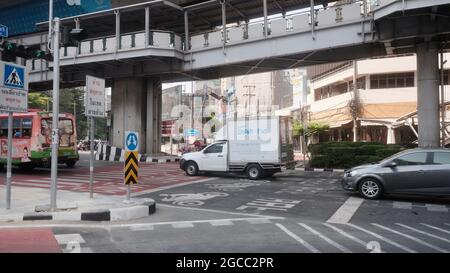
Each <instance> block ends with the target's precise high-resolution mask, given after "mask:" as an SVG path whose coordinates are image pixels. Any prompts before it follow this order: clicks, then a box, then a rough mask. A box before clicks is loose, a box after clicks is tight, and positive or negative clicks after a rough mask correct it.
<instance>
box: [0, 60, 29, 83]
mask: <svg viewBox="0 0 450 273" xmlns="http://www.w3.org/2000/svg"><path fill="white" fill-rule="evenodd" d="M3 85H4V86H5V87H11V88H14V89H25V68H24V67H22V66H16V65H12V64H7V63H5V69H4V73H3Z"/></svg>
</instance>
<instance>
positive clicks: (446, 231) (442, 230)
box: [421, 223, 450, 234]
mask: <svg viewBox="0 0 450 273" xmlns="http://www.w3.org/2000/svg"><path fill="white" fill-rule="evenodd" d="M421 225H424V226H426V227H429V228H432V229H435V230H438V231H441V232H444V233H447V234H450V231H448V230H446V229H443V228H438V227H435V226H432V225H428V224H424V223H421Z"/></svg>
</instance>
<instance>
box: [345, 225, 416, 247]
mask: <svg viewBox="0 0 450 273" xmlns="http://www.w3.org/2000/svg"><path fill="white" fill-rule="evenodd" d="M347 225H348V226H350V227H352V228H354V229H358V230H360V231H362V232H365V233H367V234H369V235H372V236H373V237H375V238H377V239H379V240H382V241H385V242H386V243H388V244H391V245H393V246H395V247H398V248H400V249H402V250H404V251H406V252H409V253H417V251H415V250H412V249H410V248H408V247H406V246H403V245H401V244H398V243H396V242H394V241H392V240H389V239H388V238H385V237H383V236H381V235H379V234H377V233H375V232H372V231H370V230H367V229H364V228H362V227H359V226H357V225H354V224H351V223H347Z"/></svg>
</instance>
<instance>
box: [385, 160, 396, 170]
mask: <svg viewBox="0 0 450 273" xmlns="http://www.w3.org/2000/svg"><path fill="white" fill-rule="evenodd" d="M386 167H389V168H395V167H397V163H395V162H394V161H392V162H390V163H389V164H387V165H386Z"/></svg>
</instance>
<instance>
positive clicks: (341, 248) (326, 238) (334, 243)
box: [298, 223, 352, 253]
mask: <svg viewBox="0 0 450 273" xmlns="http://www.w3.org/2000/svg"><path fill="white" fill-rule="evenodd" d="M298 224H299V225H300V226H302V227H303V228H305V229H307V230H309V232H311V233H313V234H314V235H316V236H319V237H320V238H321V239H322V240H324V241H326V242H327V243H329V244H330V245H332V246H334V247H335V248H337V249H339V250H340V251H342V252H344V253H352V252H351V251H350V250H348V249H347V248H345V247H344V246H342V245H340V244H338V243H336V242H335V241H333V240H331V239H330V238H328V237H327V236H325V235H323V234H321V233H320V232H318V231H317V230H315V229H313V228H312V227H310V226H308V225H307V224H303V223H298Z"/></svg>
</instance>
